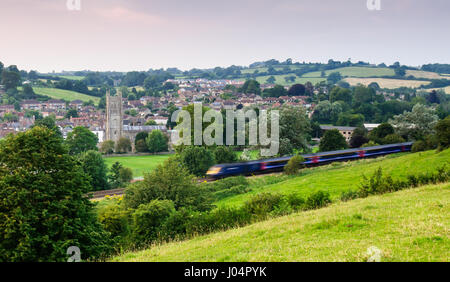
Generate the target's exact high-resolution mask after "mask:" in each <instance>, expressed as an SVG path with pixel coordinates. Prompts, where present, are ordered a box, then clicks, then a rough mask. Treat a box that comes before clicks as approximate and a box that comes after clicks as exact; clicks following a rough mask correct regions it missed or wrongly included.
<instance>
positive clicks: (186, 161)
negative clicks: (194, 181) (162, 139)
mask: <svg viewBox="0 0 450 282" xmlns="http://www.w3.org/2000/svg"><path fill="white" fill-rule="evenodd" d="M179 157H180V160H181V162H182V163H183V165H185V167H186V168H187V170H188V171H189V172H190V173H192V174H193V175H195V176H204V175H205V173H206V171H208V169H209V168H210V167H211V166H212V165H214V162H215V160H214V154H213V153H212V152H211V151H210V150H208V149H207V148H205V147H202V146H186V147H184V148H183V150H182V151H181V152H180V154H179Z"/></svg>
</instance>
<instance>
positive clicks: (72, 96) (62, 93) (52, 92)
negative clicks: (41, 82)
mask: <svg viewBox="0 0 450 282" xmlns="http://www.w3.org/2000/svg"><path fill="white" fill-rule="evenodd" d="M33 90H34V93H36V94H38V95H44V96H48V97H50V98H53V99H62V100H65V101H73V100H81V101H83V102H88V101H89V100H92V101H94V103H95V104H98V102H99V101H100V98H99V97H94V96H89V95H86V94H82V93H79V92H75V91H70V90H63V89H57V88H44V87H33Z"/></svg>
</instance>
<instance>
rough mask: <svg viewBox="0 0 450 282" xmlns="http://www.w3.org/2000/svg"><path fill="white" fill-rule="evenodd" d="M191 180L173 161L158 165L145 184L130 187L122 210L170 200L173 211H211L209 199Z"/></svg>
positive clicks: (149, 174) (174, 160) (189, 175)
mask: <svg viewBox="0 0 450 282" xmlns="http://www.w3.org/2000/svg"><path fill="white" fill-rule="evenodd" d="M195 182H196V181H195V179H194V177H193V176H192V175H191V174H190V173H189V171H188V170H187V169H186V168H185V166H183V165H181V164H180V163H179V162H178V161H177V160H176V159H175V158H170V159H168V160H166V161H165V162H164V163H163V164H159V165H158V166H157V167H156V168H155V169H154V170H152V171H151V172H150V173H148V174H145V175H144V180H143V181H139V182H136V183H134V184H132V185H130V186H129V187H128V188H127V189H126V190H125V196H124V198H123V201H124V204H125V207H127V208H132V209H135V208H137V207H139V206H140V205H141V204H148V203H150V202H151V201H153V200H170V201H173V202H174V204H175V208H176V209H180V208H183V207H184V208H190V209H193V210H200V211H205V210H208V209H211V202H212V199H211V198H210V197H208V195H207V194H206V193H205V191H203V190H202V189H199V187H198V186H197V185H196V184H195Z"/></svg>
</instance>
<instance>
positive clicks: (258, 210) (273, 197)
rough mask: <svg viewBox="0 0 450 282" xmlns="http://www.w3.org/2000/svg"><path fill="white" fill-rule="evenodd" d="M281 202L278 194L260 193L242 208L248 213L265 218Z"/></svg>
mask: <svg viewBox="0 0 450 282" xmlns="http://www.w3.org/2000/svg"><path fill="white" fill-rule="evenodd" d="M280 201H281V196H280V195H279V194H270V193H260V194H257V195H255V196H253V197H252V198H251V199H250V200H249V201H247V202H246V203H245V204H244V206H245V208H246V210H247V211H248V213H250V214H253V215H256V217H258V218H265V217H266V216H267V215H268V214H269V213H270V212H271V211H272V210H273V209H274V208H275V207H276V206H277V205H278V204H279V203H280Z"/></svg>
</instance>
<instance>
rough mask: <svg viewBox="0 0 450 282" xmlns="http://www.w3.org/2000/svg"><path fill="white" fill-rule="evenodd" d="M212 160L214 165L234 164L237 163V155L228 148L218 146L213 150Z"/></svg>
mask: <svg viewBox="0 0 450 282" xmlns="http://www.w3.org/2000/svg"><path fill="white" fill-rule="evenodd" d="M214 158H215V160H216V163H218V164H223V163H234V162H236V161H237V155H236V154H235V152H234V151H233V148H232V147H230V146H218V147H217V148H216V149H215V150H214Z"/></svg>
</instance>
